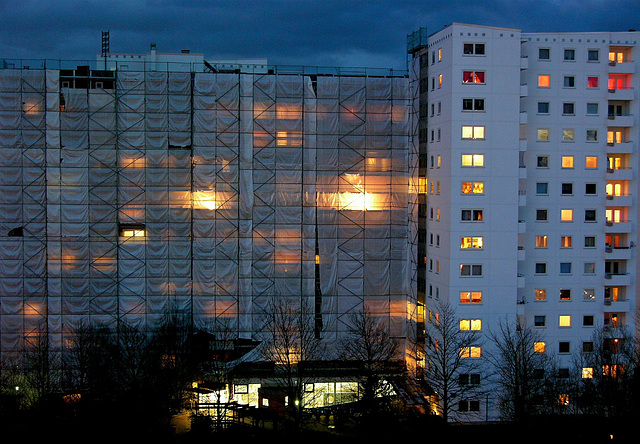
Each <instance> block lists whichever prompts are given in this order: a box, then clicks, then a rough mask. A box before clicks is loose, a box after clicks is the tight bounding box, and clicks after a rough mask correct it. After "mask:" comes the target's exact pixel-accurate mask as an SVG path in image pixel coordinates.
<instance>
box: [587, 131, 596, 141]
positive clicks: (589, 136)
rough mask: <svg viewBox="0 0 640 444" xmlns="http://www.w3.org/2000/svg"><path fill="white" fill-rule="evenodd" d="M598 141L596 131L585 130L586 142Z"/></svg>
mask: <svg viewBox="0 0 640 444" xmlns="http://www.w3.org/2000/svg"><path fill="white" fill-rule="evenodd" d="M597 140H598V130H587V141H589V142H595V141H597Z"/></svg>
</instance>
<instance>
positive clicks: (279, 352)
mask: <svg viewBox="0 0 640 444" xmlns="http://www.w3.org/2000/svg"><path fill="white" fill-rule="evenodd" d="M266 315H267V320H266V321H267V322H266V326H265V333H266V335H265V341H264V343H263V344H262V347H261V353H262V357H263V359H264V360H266V361H268V362H272V363H273V364H274V372H275V374H274V376H275V379H276V382H277V383H278V385H279V386H280V387H281V388H282V389H283V390H284V392H285V394H286V397H287V400H288V410H289V413H290V415H291V417H292V418H293V420H294V425H295V427H296V429H297V430H299V429H300V427H301V425H302V419H303V416H302V414H303V410H304V408H305V402H306V398H305V396H304V393H305V387H306V385H307V384H310V383H313V382H314V378H313V372H312V371H311V370H312V369H311V366H312V365H313V363H314V361H318V360H320V359H322V358H323V357H324V355H325V354H324V349H323V344H322V342H321V340H320V339H319V338H317V337H316V334H315V328H314V327H315V317H314V313H313V311H312V310H311V309H310V308H309V306H308V304H306V303H305V302H304V301H300V300H298V301H292V300H287V299H285V298H274V299H273V300H272V301H271V302H270V304H269V308H268V310H267V313H266Z"/></svg>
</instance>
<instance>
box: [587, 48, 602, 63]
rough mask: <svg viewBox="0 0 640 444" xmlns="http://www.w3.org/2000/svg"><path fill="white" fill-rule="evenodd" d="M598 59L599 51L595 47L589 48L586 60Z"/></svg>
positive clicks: (593, 60)
mask: <svg viewBox="0 0 640 444" xmlns="http://www.w3.org/2000/svg"><path fill="white" fill-rule="evenodd" d="M599 59H600V53H599V51H598V50H597V49H590V50H589V51H588V52H587V61H589V62H597V61H598V60H599Z"/></svg>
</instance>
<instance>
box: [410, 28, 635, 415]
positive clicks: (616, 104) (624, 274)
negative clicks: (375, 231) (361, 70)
mask: <svg viewBox="0 0 640 444" xmlns="http://www.w3.org/2000/svg"><path fill="white" fill-rule="evenodd" d="M639 40H640V33H638V32H633V31H630V32H594V33H544V34H528V33H522V32H521V31H520V30H517V29H505V28H495V27H486V26H477V25H467V24H458V23H454V24H452V25H450V26H447V27H445V28H444V29H442V30H440V31H438V32H436V33H434V34H432V35H430V36H429V37H428V41H427V42H424V41H423V42H421V43H420V44H416V45H414V46H413V47H411V44H410V47H409V52H410V53H412V54H413V75H414V77H415V78H417V79H419V81H420V113H421V118H422V119H421V127H420V155H421V159H422V162H421V183H422V184H423V185H424V187H423V189H422V190H421V191H423V192H424V195H423V197H422V200H421V212H420V214H421V215H423V216H424V219H423V220H422V221H421V231H422V238H423V239H425V242H426V248H425V249H424V250H422V251H423V252H424V256H423V258H422V261H420V262H423V263H424V270H423V274H424V276H426V279H425V285H424V287H419V288H420V289H421V290H424V300H425V306H426V311H427V312H428V313H429V316H435V315H436V313H435V311H436V310H437V306H438V305H437V301H438V300H444V301H448V302H449V303H450V304H451V305H452V306H453V307H454V309H455V310H456V313H457V314H458V316H459V318H460V319H461V320H464V319H468V320H479V322H477V321H476V322H475V323H473V322H471V323H469V325H472V326H473V325H475V326H476V328H478V329H481V330H482V336H483V337H484V338H485V340H484V341H483V345H479V346H478V348H477V350H474V351H473V352H472V353H471V354H472V358H471V359H478V360H486V357H485V354H486V353H488V352H490V350H488V348H489V347H491V342H490V341H487V340H486V339H487V336H488V334H487V333H488V332H489V331H495V330H497V326H498V325H499V323H500V322H503V323H504V322H511V323H514V324H515V321H516V320H518V321H520V323H521V324H523V325H525V326H527V327H531V328H533V329H534V330H535V331H536V333H539V335H540V337H541V338H544V339H543V342H544V350H545V352H546V353H549V354H553V355H554V357H555V358H556V360H557V363H558V364H557V365H558V366H559V368H561V369H562V368H566V369H569V368H571V367H572V356H574V352H577V351H581V350H583V349H585V350H588V348H589V347H592V336H593V334H594V331H596V330H597V329H599V328H605V329H606V328H616V327H626V328H627V329H628V331H631V332H633V331H635V313H636V295H637V292H638V291H637V285H638V283H637V280H636V276H635V271H636V270H637V259H636V257H637V254H636V249H635V248H634V246H635V245H637V244H638V230H637V218H638V210H639V207H638V201H637V195H638V178H637V175H636V174H635V171H637V170H638V166H639V165H638V138H639V136H640V134H639V132H638V121H637V116H638V114H640V113H639V109H638V103H639V102H638V93H637V91H638V89H639V87H640V84H639V80H638V79H639V75H638V74H637V72H638V70H639V68H640V67H639V66H638V60H639V59H640V57H638V55H637V53H638V51H639V49H638V41H639ZM419 296H422V294H420V295H419ZM465 325H466V324H465ZM465 328H466V327H465ZM473 356H475V358H473ZM484 368H485V369H486V372H485V371H483V372H481V374H480V378H479V381H480V384H486V381H487V380H488V379H489V372H490V370H489V366H488V365H487V366H485V367H484ZM476 381H477V379H476ZM459 410H460V411H461V412H464V417H466V418H470V417H471V416H475V417H476V418H477V419H492V418H494V417H495V415H497V413H498V409H497V397H496V395H495V394H494V393H489V395H487V392H486V391H485V392H484V394H483V396H482V399H469V400H464V401H463V402H461V403H460V408H459Z"/></svg>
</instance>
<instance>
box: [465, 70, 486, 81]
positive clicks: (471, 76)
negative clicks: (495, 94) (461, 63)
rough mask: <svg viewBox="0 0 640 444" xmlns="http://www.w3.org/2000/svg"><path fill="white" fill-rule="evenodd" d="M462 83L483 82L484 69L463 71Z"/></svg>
mask: <svg viewBox="0 0 640 444" xmlns="http://www.w3.org/2000/svg"><path fill="white" fill-rule="evenodd" d="M462 83H484V71H463V72H462Z"/></svg>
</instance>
